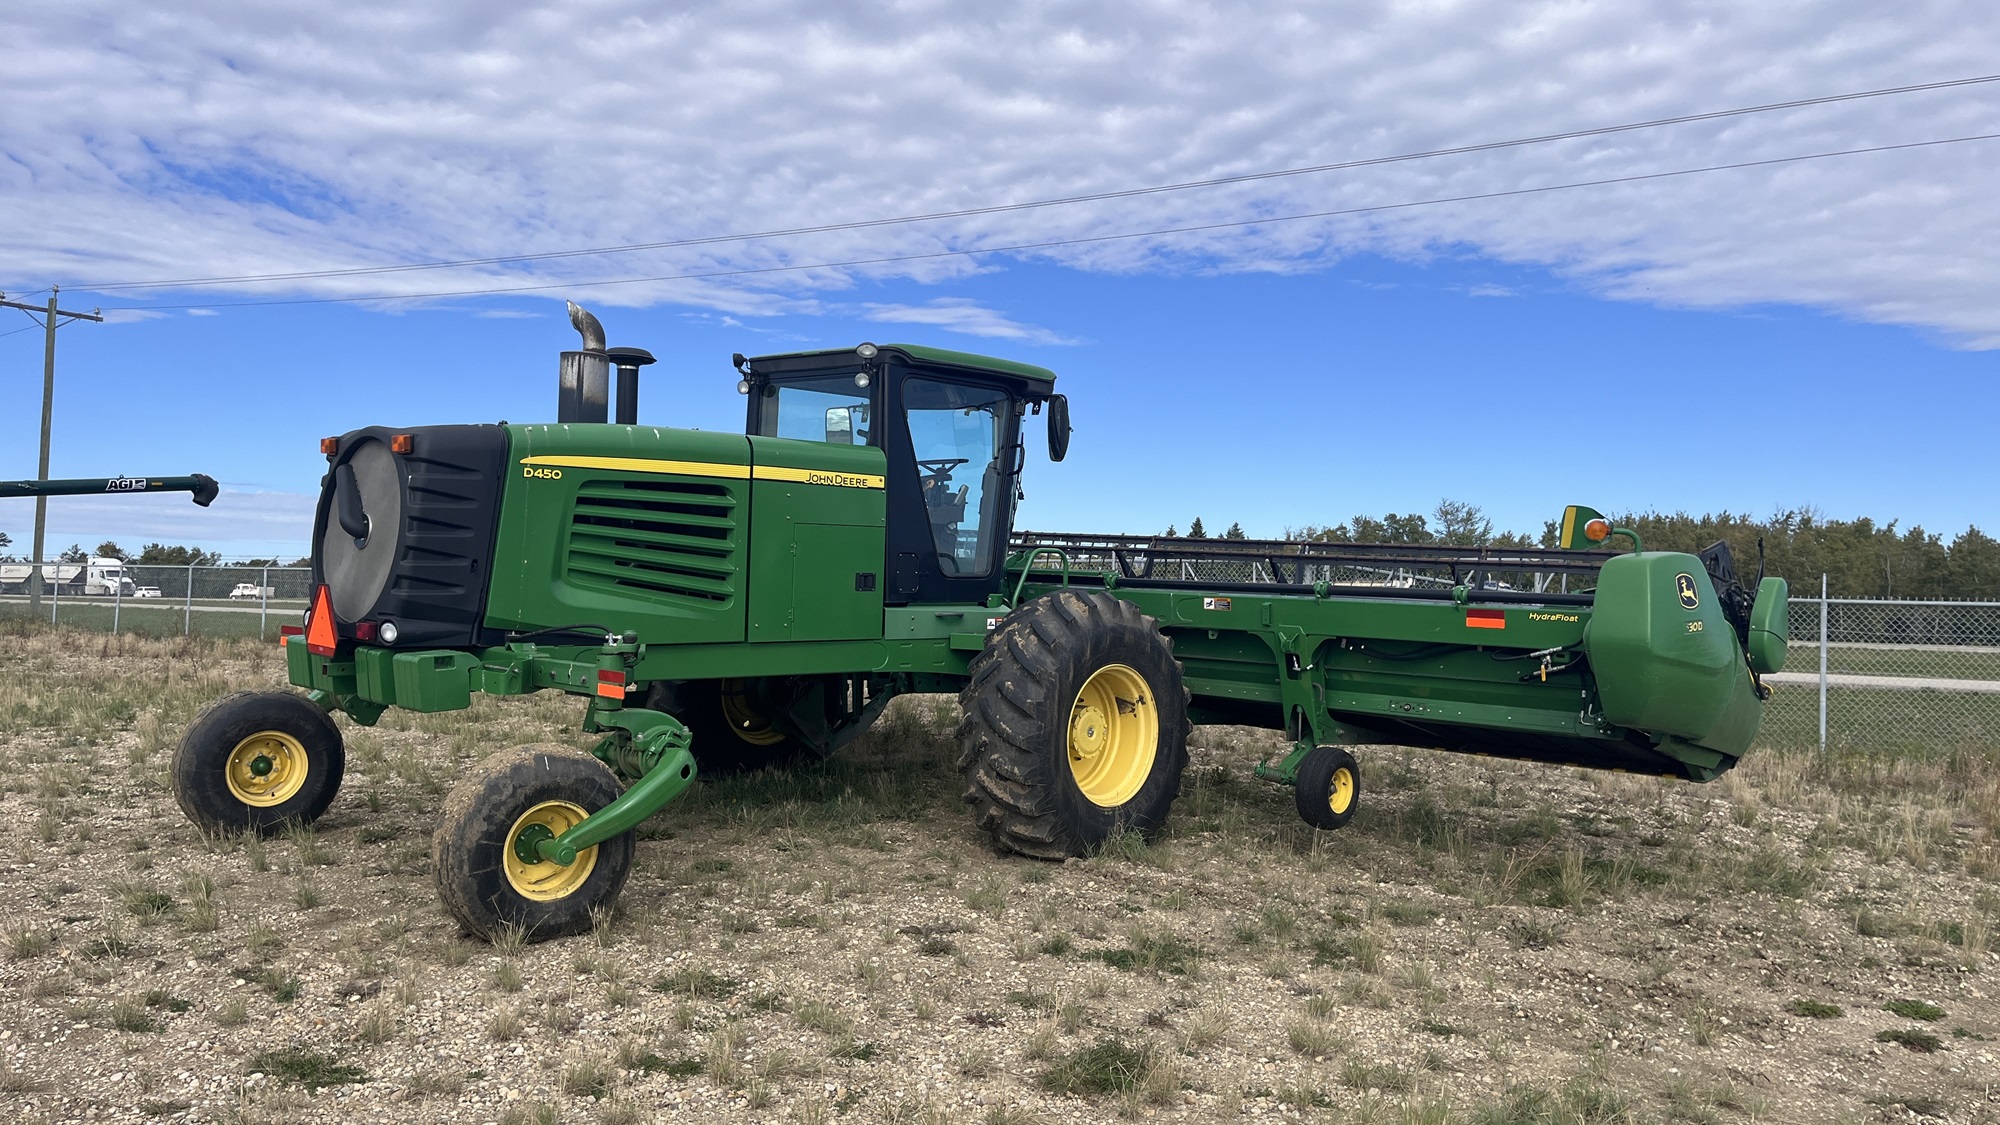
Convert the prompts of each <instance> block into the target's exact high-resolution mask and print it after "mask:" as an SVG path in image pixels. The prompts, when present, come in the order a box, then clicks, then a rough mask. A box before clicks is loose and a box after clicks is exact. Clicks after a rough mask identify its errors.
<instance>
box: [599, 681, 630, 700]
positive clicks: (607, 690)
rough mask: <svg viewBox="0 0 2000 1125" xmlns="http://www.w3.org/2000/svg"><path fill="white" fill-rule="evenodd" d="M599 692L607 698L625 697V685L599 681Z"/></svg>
mask: <svg viewBox="0 0 2000 1125" xmlns="http://www.w3.org/2000/svg"><path fill="white" fill-rule="evenodd" d="M597 694H599V695H601V696H603V697H604V698H606V699H623V698H625V685H624V684H608V683H604V682H602V681H599V683H598V685H597Z"/></svg>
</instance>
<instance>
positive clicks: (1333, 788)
mask: <svg viewBox="0 0 2000 1125" xmlns="http://www.w3.org/2000/svg"><path fill="white" fill-rule="evenodd" d="M1326 807H1327V808H1329V809H1332V810H1333V814H1334V815H1335V816H1339V815H1341V814H1343V813H1345V812H1346V811H1347V810H1348V809H1351V808H1353V807H1354V771H1353V770H1351V769H1348V768H1347V767H1346V766H1342V767H1340V768H1339V769H1337V770H1335V771H1333V780H1332V781H1330V782H1328V783H1327V787H1326Z"/></svg>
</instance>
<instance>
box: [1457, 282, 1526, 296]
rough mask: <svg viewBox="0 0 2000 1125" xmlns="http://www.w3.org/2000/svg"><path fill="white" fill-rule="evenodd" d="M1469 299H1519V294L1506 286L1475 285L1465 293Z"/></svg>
mask: <svg viewBox="0 0 2000 1125" xmlns="http://www.w3.org/2000/svg"><path fill="white" fill-rule="evenodd" d="M1465 295H1466V296H1468V297H1518V296H1520V294H1519V293H1517V292H1515V291H1514V290H1512V289H1509V288H1508V287H1506V286H1505V285H1490V284H1488V285H1475V286H1473V287H1472V288H1470V289H1467V290H1466V291H1465Z"/></svg>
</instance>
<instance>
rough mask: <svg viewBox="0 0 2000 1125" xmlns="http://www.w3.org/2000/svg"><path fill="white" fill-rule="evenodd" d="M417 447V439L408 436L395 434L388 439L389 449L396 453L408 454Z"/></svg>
mask: <svg viewBox="0 0 2000 1125" xmlns="http://www.w3.org/2000/svg"><path fill="white" fill-rule="evenodd" d="M416 447H417V439H416V438H414V437H412V436H410V435H409V434H397V435H396V436H395V437H392V438H390V439H389V448H390V449H392V450H394V451H396V452H397V453H408V452H409V451H411V450H412V449H415V448H416Z"/></svg>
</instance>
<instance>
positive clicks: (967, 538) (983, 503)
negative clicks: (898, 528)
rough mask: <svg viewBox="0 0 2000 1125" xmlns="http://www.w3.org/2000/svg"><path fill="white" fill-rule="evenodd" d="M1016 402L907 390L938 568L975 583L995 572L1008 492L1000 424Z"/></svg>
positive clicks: (913, 385)
mask: <svg viewBox="0 0 2000 1125" xmlns="http://www.w3.org/2000/svg"><path fill="white" fill-rule="evenodd" d="M1010 401H1011V400H1009V399H1008V397H1007V395H1006V394H1005V393H1004V392H1002V391H997V390H993V389H991V388H985V387H967V386H961V385H959V384H956V383H946V382H942V381H940V380H936V379H921V378H919V379H911V380H909V381H907V382H905V383H904V384H903V404H904V406H905V408H907V410H908V411H909V424H910V444H911V445H912V446H914V447H915V448H916V453H917V483H918V487H919V488H920V489H921V490H922V492H923V497H924V509H925V511H927V512H928V513H929V514H930V520H931V536H932V539H933V542H934V543H935V545H936V547H937V557H938V565H939V567H940V568H941V569H943V571H944V572H945V574H947V575H953V576H959V577H972V576H978V575H983V574H986V573H987V572H988V571H990V570H991V569H992V559H991V552H990V551H989V550H988V547H989V546H990V545H991V543H992V541H993V538H994V534H995V529H996V528H997V527H998V526H999V518H1000V515H1001V509H1002V508H1004V507H1005V505H1006V497H1005V495H1004V489H1003V488H1002V487H1001V478H1002V475H1003V473H1002V468H1001V465H1000V434H1001V419H1002V418H1003V417H1005V415H1006V412H1007V410H1008V404H1009V402H1010Z"/></svg>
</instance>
